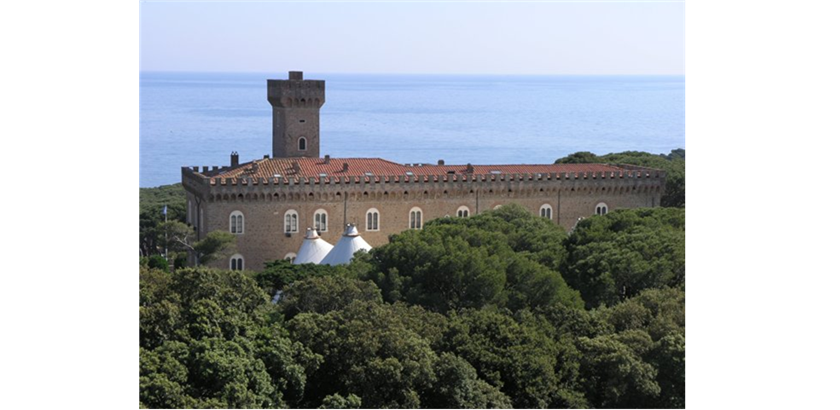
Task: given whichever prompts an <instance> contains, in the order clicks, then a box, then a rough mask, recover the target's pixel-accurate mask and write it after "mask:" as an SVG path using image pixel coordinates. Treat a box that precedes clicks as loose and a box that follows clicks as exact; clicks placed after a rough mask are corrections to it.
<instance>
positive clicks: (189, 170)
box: [182, 166, 666, 187]
mask: <svg viewBox="0 0 840 410" xmlns="http://www.w3.org/2000/svg"><path fill="white" fill-rule="evenodd" d="M224 168H225V167H221V168H219V167H213V169H212V170H210V169H209V167H206V166H205V167H202V172H199V171H198V169H199V167H184V168H182V174H184V176H185V178H186V179H190V180H193V181H196V182H198V183H200V184H201V185H208V186H211V187H225V186H226V187H235V186H276V187H281V186H294V185H299V186H303V185H308V186H313V185H351V186H352V185H360V184H365V185H368V184H398V185H405V184H429V183H454V182H468V183H481V182H523V181H555V182H561V183H562V182H564V181H578V182H581V181H593V182H594V181H610V180H612V181H616V180H637V181H638V180H663V181H664V179H665V177H666V173H665V171H662V170H656V169H651V168H646V169H644V170H626V171H618V172H546V173H514V174H454V175H366V176H319V177H297V176H280V175H278V176H275V177H272V178H263V177H260V178H252V177H245V178H221V177H214V176H213V174H218V173H220V171H224Z"/></svg>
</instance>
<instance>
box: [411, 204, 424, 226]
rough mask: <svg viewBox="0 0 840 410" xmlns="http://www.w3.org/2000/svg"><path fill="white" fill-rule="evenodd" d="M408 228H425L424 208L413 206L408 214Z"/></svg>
mask: <svg viewBox="0 0 840 410" xmlns="http://www.w3.org/2000/svg"><path fill="white" fill-rule="evenodd" d="M408 229H423V210H421V209H420V208H418V207H414V208H411V212H409V214H408Z"/></svg>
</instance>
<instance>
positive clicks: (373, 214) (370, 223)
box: [365, 208, 379, 231]
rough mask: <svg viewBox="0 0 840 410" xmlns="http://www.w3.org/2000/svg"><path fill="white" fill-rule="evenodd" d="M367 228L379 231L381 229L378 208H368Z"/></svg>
mask: <svg viewBox="0 0 840 410" xmlns="http://www.w3.org/2000/svg"><path fill="white" fill-rule="evenodd" d="M365 219H366V220H367V229H366V230H368V231H378V230H379V210H378V209H376V208H370V209H368V210H367V217H366V218H365Z"/></svg>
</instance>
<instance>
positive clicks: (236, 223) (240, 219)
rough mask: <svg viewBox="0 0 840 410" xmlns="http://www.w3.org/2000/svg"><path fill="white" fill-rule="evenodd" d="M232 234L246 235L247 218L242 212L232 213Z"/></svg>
mask: <svg viewBox="0 0 840 410" xmlns="http://www.w3.org/2000/svg"><path fill="white" fill-rule="evenodd" d="M230 233H236V234H242V233H245V216H243V215H242V212H239V211H233V212H231V213H230Z"/></svg>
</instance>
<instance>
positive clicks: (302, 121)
mask: <svg viewBox="0 0 840 410" xmlns="http://www.w3.org/2000/svg"><path fill="white" fill-rule="evenodd" d="M298 122H300V123H301V124H302V123H304V122H306V120H298Z"/></svg>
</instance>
